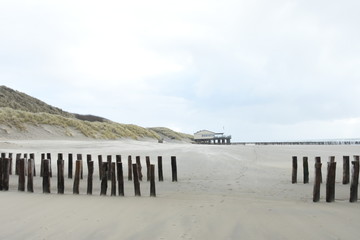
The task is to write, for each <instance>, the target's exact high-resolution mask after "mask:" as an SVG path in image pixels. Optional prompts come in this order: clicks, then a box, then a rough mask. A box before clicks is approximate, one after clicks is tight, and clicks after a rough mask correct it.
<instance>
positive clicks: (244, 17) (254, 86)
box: [0, 0, 360, 141]
mask: <svg viewBox="0 0 360 240" xmlns="http://www.w3.org/2000/svg"><path fill="white" fill-rule="evenodd" d="M359 10H360V2H359V1H357V0H344V1H341V2H339V1H335V0H327V1H325V0H312V1H310V0H309V1H308V0H293V1H291V0H274V1H268V0H251V1H249V0H247V1H244V0H236V1H232V0H221V1H220V0H219V1H213V0H206V1H205V0H191V1H188V0H182V1H173V0H164V1H163V0H152V1H145V0H133V1H122V0H117V1H106V0H104V1H92V0H87V1H77V0H71V1H68V0H61V1H57V0H54V1H41V0H39V1H36V0H19V1H14V0H1V1H0V85H6V86H8V87H11V88H13V89H16V90H18V91H21V92H25V93H27V94H28V95H31V96H33V97H36V98H39V99H41V100H43V101H45V102H46V103H48V104H51V105H53V106H56V107H59V108H61V109H63V110H65V111H69V112H74V113H80V114H93V115H99V116H102V117H105V118H108V119H110V120H113V121H117V122H120V123H131V124H136V125H139V126H143V127H158V126H162V127H169V128H171V129H173V130H177V131H182V132H185V133H190V134H192V133H194V132H196V131H198V130H202V129H208V130H211V131H214V132H224V133H225V134H227V135H231V136H232V139H233V141H288V140H314V139H336V138H359V137H360V100H359V96H360V28H359V23H360V14H359Z"/></svg>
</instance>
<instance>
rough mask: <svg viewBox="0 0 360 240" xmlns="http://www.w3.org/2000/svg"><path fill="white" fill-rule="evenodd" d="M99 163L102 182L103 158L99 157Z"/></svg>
mask: <svg viewBox="0 0 360 240" xmlns="http://www.w3.org/2000/svg"><path fill="white" fill-rule="evenodd" d="M98 163H99V178H100V180H102V156H101V155H98Z"/></svg>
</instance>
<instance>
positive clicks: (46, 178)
mask: <svg viewBox="0 0 360 240" xmlns="http://www.w3.org/2000/svg"><path fill="white" fill-rule="evenodd" d="M43 171H44V172H43V183H42V187H43V193H50V160H49V159H44V160H43Z"/></svg>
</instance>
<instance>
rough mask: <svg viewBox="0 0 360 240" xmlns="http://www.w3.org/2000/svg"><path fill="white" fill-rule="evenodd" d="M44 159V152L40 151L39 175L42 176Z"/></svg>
mask: <svg viewBox="0 0 360 240" xmlns="http://www.w3.org/2000/svg"><path fill="white" fill-rule="evenodd" d="M44 159H45V153H42V154H41V161H40V177H43V176H44Z"/></svg>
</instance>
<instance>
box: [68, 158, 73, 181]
mask: <svg viewBox="0 0 360 240" xmlns="http://www.w3.org/2000/svg"><path fill="white" fill-rule="evenodd" d="M68 178H69V179H72V178H73V155H72V153H69V155H68Z"/></svg>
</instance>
